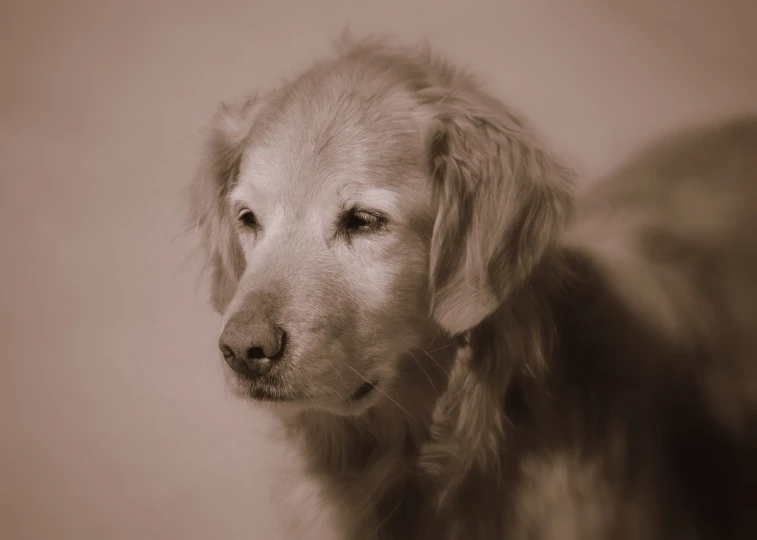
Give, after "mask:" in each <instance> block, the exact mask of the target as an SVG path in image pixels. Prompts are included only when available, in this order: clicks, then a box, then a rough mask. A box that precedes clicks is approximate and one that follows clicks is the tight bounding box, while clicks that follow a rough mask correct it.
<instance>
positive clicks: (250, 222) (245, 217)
mask: <svg viewBox="0 0 757 540" xmlns="http://www.w3.org/2000/svg"><path fill="white" fill-rule="evenodd" d="M237 219H238V220H239V223H241V224H242V225H244V226H245V227H247V228H250V229H256V228H257V227H258V218H257V217H255V214H253V213H252V210H247V209H245V210H242V211H240V212H239V214H237Z"/></svg>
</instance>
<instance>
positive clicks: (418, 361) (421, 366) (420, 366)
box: [408, 351, 439, 397]
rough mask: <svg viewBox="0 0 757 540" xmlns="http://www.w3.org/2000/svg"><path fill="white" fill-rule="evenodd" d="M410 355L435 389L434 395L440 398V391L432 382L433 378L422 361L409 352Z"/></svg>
mask: <svg viewBox="0 0 757 540" xmlns="http://www.w3.org/2000/svg"><path fill="white" fill-rule="evenodd" d="M408 354H409V355H410V357H411V358H412V359H413V360H415V362H416V363H417V364H418V367H419V368H421V371H422V372H423V374H424V375H425V376H426V378H427V379H428V383H429V384H430V385H431V388H433V389H434V393H435V394H436V397H439V391H438V390H437V389H436V385H434V381H432V380H431V376H430V375H429V374H428V371H426V369H425V368H424V367H423V364H422V363H421V361H420V360H418V358H417V357H416V356H415V355H414V354H413V352H412V351H408Z"/></svg>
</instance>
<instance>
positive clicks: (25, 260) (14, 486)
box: [0, 0, 757, 540]
mask: <svg viewBox="0 0 757 540" xmlns="http://www.w3.org/2000/svg"><path fill="white" fill-rule="evenodd" d="M752 3H753V2H752V1H751V0H743V1H739V0H735V1H734V0H712V1H706V0H667V1H666V2H660V1H658V0H633V1H630V0H629V1H622V0H616V1H602V0H596V1H592V0H549V1H548V0H541V1H540V0H534V1H526V0H499V1H491V2H483V1H476V0H457V1H455V0H443V1H442V0H426V1H417V0H415V1H414V0H375V1H373V2H360V1H356V0H341V1H316V0H310V1H308V0H299V1H292V0H273V1H268V0H265V1H264V0H246V1H242V0H213V1H211V0H208V1H204V2H201V1H195V0H186V1H178V0H139V1H123V2H112V1H105V0H89V1H83V0H65V1H64V0H60V1H58V2H51V1H39V0H37V1H33V0H10V1H9V0H2V2H0V180H1V182H2V183H1V184H0V254H1V255H0V257H1V258H2V263H0V269H1V272H2V274H0V276H1V277H2V281H0V360H1V363H0V538H3V539H8V540H16V539H19V540H20V539H52V538H55V539H57V540H66V539H77V540H89V539H153V538H155V539H230V540H233V539H243V538H246V539H262V540H268V539H276V540H278V539H285V538H286V536H285V533H284V532H283V529H282V528H281V521H280V520H281V516H280V515H278V514H277V508H276V505H274V504H273V502H272V500H271V495H270V494H271V490H272V487H273V486H274V484H275V483H276V482H277V477H276V475H275V474H274V473H273V472H272V471H273V470H274V468H275V467H274V466H275V465H277V464H278V463H279V462H280V461H281V460H282V459H283V458H282V457H281V452H280V447H279V446H278V445H279V444H280V443H278V442H275V441H272V440H270V438H269V437H268V436H267V434H266V431H265V430H266V426H267V420H266V418H265V417H264V416H263V415H262V414H261V413H260V412H258V411H256V410H255V408H254V407H252V406H251V405H250V404H246V403H240V402H237V401H236V400H235V399H234V398H233V397H231V396H230V394H229V392H228V391H227V390H226V389H225V386H224V377H223V372H222V361H221V360H220V359H219V355H218V353H217V349H216V339H217V332H218V324H219V319H218V317H217V316H215V315H214V314H213V313H212V312H211V310H210V308H209V307H208V304H207V302H206V296H207V288H206V285H207V284H206V282H205V281H204V280H203V279H202V278H200V277H198V276H199V270H200V266H201V261H200V259H199V257H198V256H197V254H196V253H194V252H193V251H192V249H193V245H194V244H193V238H192V237H191V236H187V235H186V234H184V231H185V230H186V225H187V223H186V214H185V199H184V198H183V197H184V194H183V192H182V189H183V188H184V187H185V186H186V184H187V182H188V181H189V179H190V178H191V176H192V174H193V171H194V167H195V165H196V164H197V159H198V148H199V145H200V142H201V134H202V130H203V128H204V126H205V124H206V122H207V121H208V119H209V118H210V116H211V115H212V113H213V112H214V109H215V106H216V104H217V102H218V101H219V100H220V99H223V98H227V97H234V96H237V95H239V94H243V93H245V92H247V91H249V90H252V89H255V88H261V89H265V88H270V87H271V86H272V85H275V84H276V83H277V82H278V81H280V80H281V79H282V78H283V77H285V76H289V75H291V74H293V73H296V71H297V70H298V69H300V68H302V67H304V66H305V65H307V63H308V62H309V61H311V60H312V59H313V58H314V57H315V56H316V55H318V54H321V53H323V52H326V51H328V47H329V43H330V41H331V40H332V39H333V38H334V37H335V36H337V35H338V34H339V33H340V32H341V31H342V29H343V28H344V27H345V25H347V24H349V25H350V27H351V28H352V30H353V31H354V33H355V34H358V35H360V34H362V33H365V32H378V33H388V34H392V35H394V36H396V37H397V38H398V40H399V41H400V42H403V43H415V42H418V41H420V40H421V39H423V38H425V37H427V38H428V39H429V40H430V42H431V43H432V44H433V45H435V46H436V48H437V49H439V50H441V51H443V52H445V53H447V54H448V55H449V56H450V57H451V58H452V59H454V60H455V61H457V62H458V63H460V64H463V65H467V66H470V67H471V68H472V69H473V70H474V71H476V72H478V73H479V74H480V75H482V76H483V77H484V78H485V79H487V80H488V81H489V83H490V88H491V89H492V91H494V92H495V93H496V94H497V95H498V96H500V97H501V98H502V99H503V100H505V101H506V102H508V103H509V104H510V105H511V106H512V107H514V108H515V109H517V110H519V111H521V112H522V113H523V114H524V115H526V116H527V117H528V118H530V119H531V120H532V122H533V123H534V125H535V126H537V128H538V129H539V131H540V132H541V133H542V134H543V136H544V138H545V139H546V140H547V141H548V142H549V144H550V145H551V146H552V148H553V149H554V150H555V151H557V152H560V153H562V154H563V155H565V156H567V157H569V158H570V159H571V161H572V162H573V163H574V164H575V165H576V166H577V167H578V168H579V170H580V171H581V172H582V178H584V179H585V181H590V179H591V178H594V177H596V175H598V174H601V173H602V172H603V171H606V170H608V169H609V168H611V167H612V166H613V164H615V163H617V162H618V161H619V160H621V159H622V158H623V157H624V156H625V155H627V154H629V153H630V152H632V151H633V150H634V149H635V148H637V147H638V145H640V144H642V143H643V142H644V141H645V140H647V139H648V138H649V137H651V136H653V135H655V134H657V133H660V132H663V131H666V130H668V129H671V128H673V127H675V126H679V125H686V124H690V123H692V122H697V121H702V120H705V119H708V118H715V117H719V116H726V115H732V114H735V113H738V112H739V111H745V110H752V111H755V110H757V60H755V51H757V34H755V32H754V27H755V22H756V21H757V7H752V6H751V4H752ZM318 535H321V537H323V538H328V532H324V531H321V532H319V533H316V532H315V531H314V536H318Z"/></svg>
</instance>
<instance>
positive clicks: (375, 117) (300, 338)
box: [221, 88, 436, 411]
mask: <svg viewBox="0 0 757 540" xmlns="http://www.w3.org/2000/svg"><path fill="white" fill-rule="evenodd" d="M329 89H330V90H333V91H334V92H335V94H336V97H337V99H338V98H341V99H343V101H342V102H341V103H340V102H338V101H336V100H335V99H334V96H332V95H331V94H330V93H329V92H323V91H321V90H320V89H315V90H312V89H310V91H309V93H308V96H309V98H310V100H311V101H310V104H309V107H308V108H303V107H301V106H300V105H301V103H299V102H298V101H295V102H294V103H285V104H273V105H270V108H269V109H267V110H266V109H264V110H261V111H258V114H261V115H266V114H268V115H270V116H269V117H268V119H267V120H266V121H267V125H266V128H265V129H264V130H261V132H260V133H259V135H258V134H256V135H255V136H254V137H253V138H252V139H251V140H250V141H248V142H246V143H245V149H244V150H243V152H242V155H241V159H240V164H239V171H238V174H237V176H236V180H235V182H234V185H233V187H232V188H231V189H230V190H229V193H228V195H227V211H228V213H229V214H228V217H229V219H230V220H233V221H234V223H235V225H234V232H233V234H234V235H235V237H236V240H237V242H238V244H239V247H240V248H241V251H242V253H243V256H244V261H245V269H244V272H243V273H242V275H241V279H240V281H239V285H238V287H237V289H236V291H235V293H234V295H233V298H232V300H231V302H230V304H229V306H228V308H227V309H226V311H225V317H224V324H225V328H226V330H225V332H224V335H223V336H222V337H221V344H222V345H221V346H222V347H223V346H224V344H225V345H226V346H227V347H229V349H232V350H229V351H228V352H227V354H231V355H233V354H236V355H237V356H239V355H244V354H247V350H249V349H250V348H254V347H261V348H264V349H265V346H264V345H265V344H266V343H267V341H270V340H273V341H272V343H274V344H273V345H270V347H273V349H270V350H264V351H263V353H262V357H263V358H259V359H252V360H250V359H244V358H243V359H242V361H243V362H245V361H246V364H250V363H253V364H256V363H257V364H261V360H262V364H263V365H261V366H255V367H253V368H252V369H254V370H259V371H260V372H261V373H260V374H259V375H258V374H257V373H250V374H247V373H245V371H246V369H245V363H243V364H242V365H241V366H240V368H241V369H240V370H239V371H241V375H240V376H241V377H244V380H245V381H246V383H245V384H246V385H247V386H249V390H250V391H251V393H252V395H253V396H254V397H257V398H261V399H277V400H298V401H307V402H308V403H310V404H312V405H315V406H321V407H325V408H329V409H334V410H338V411H351V410H361V409H362V408H364V407H365V406H366V405H367V404H370V403H371V402H372V399H374V396H373V395H369V394H373V393H374V392H373V390H375V388H374V386H375V387H378V388H381V387H382V386H386V385H389V384H391V380H392V378H393V376H394V374H395V373H396V365H397V363H398V362H400V361H402V358H403V356H405V355H407V353H408V351H411V350H412V349H415V348H421V347H425V346H427V345H428V344H429V342H430V341H431V340H432V339H433V337H434V335H433V334H434V332H435V331H436V327H435V325H434V324H433V321H432V320H431V318H430V317H429V315H428V310H429V307H428V280H427V274H428V248H429V239H430V236H431V232H432V228H433V213H432V200H431V192H430V189H429V188H428V186H427V182H426V178H425V174H424V173H425V171H424V168H423V162H422V160H421V159H420V156H421V155H422V147H421V138H420V131H419V128H418V123H417V121H416V119H415V118H414V117H413V114H412V109H411V107H410V103H409V102H407V100H405V101H406V102H404V103H403V99H402V97H401V96H399V95H392V94H389V95H385V96H381V97H380V98H379V99H376V100H375V101H373V102H371V103H366V99H365V98H363V97H361V96H345V95H342V96H339V95H338V92H339V91H340V89H339V88H336V89H333V88H329ZM350 90H351V91H354V89H350ZM342 91H343V90H342ZM265 106H266V104H261V107H265ZM259 118H261V117H259ZM261 121H262V119H261ZM240 314H243V315H240ZM240 325H241V328H238V327H239V326H240ZM235 333H236V334H238V335H235ZM235 340H237V341H238V340H241V342H239V343H236V341H235ZM282 341H283V343H282ZM233 349H236V350H233ZM245 349H247V350H245ZM274 349H278V350H274ZM272 357H273V358H272ZM247 367H249V366H247ZM263 372H264V373H263ZM249 375H252V377H250V376H249Z"/></svg>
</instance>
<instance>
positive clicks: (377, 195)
mask: <svg viewBox="0 0 757 540" xmlns="http://www.w3.org/2000/svg"><path fill="white" fill-rule="evenodd" d="M339 191H340V195H341V196H342V197H344V198H346V199H347V200H350V201H360V202H362V203H364V204H370V205H372V206H376V207H377V208H380V209H382V210H386V211H389V212H391V211H394V210H396V208H397V198H398V197H399V195H398V193H397V192H396V191H394V190H391V189H388V188H380V187H375V186H365V185H361V184H350V185H348V186H344V187H343V188H342V189H340V190H339Z"/></svg>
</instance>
